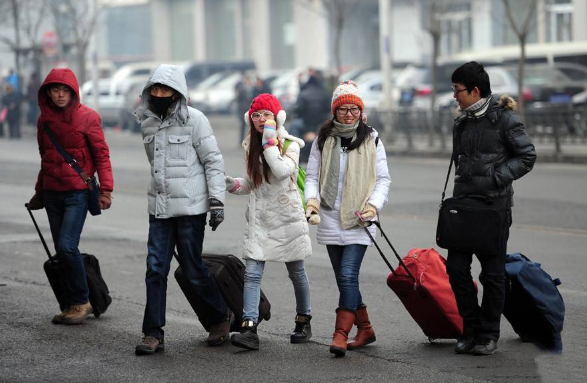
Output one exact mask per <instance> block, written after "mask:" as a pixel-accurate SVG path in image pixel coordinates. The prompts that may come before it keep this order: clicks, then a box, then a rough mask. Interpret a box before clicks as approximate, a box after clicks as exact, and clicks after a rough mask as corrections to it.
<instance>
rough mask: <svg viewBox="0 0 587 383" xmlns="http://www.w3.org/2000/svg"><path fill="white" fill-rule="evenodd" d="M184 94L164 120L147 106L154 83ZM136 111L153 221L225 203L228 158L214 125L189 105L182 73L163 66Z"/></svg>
mask: <svg viewBox="0 0 587 383" xmlns="http://www.w3.org/2000/svg"><path fill="white" fill-rule="evenodd" d="M156 83H159V84H163V85H167V86H169V87H171V88H173V89H175V90H176V91H177V92H179V93H180V95H181V98H180V99H179V101H178V102H176V103H175V104H173V105H172V107H171V108H170V112H169V113H168V114H167V116H166V117H165V118H164V119H163V121H162V120H161V119H160V118H159V117H158V116H157V115H155V113H153V112H152V111H151V110H150V109H149V108H148V106H149V100H150V98H151V94H150V92H149V88H150V87H151V85H153V84H156ZM141 98H142V100H141V104H140V105H139V107H138V108H137V110H136V112H135V117H136V119H137V121H139V122H140V123H141V130H142V133H143V143H144V145H145V151H146V152H147V158H148V159H149V163H150V164H151V183H150V184H149V190H148V192H147V194H148V197H149V214H152V215H154V216H155V218H171V217H179V216H186V215H198V214H204V213H207V212H208V210H209V203H208V199H209V198H216V199H217V200H219V201H220V202H222V203H224V193H225V189H226V182H225V180H224V160H223V159H222V155H221V154H220V149H219V148H218V144H217V142H216V138H215V137H214V132H213V131H212V127H211V126H210V123H209V122H208V119H207V118H206V116H204V114H202V112H200V111H199V110H196V109H194V108H191V107H189V106H187V101H186V100H187V84H186V80H185V75H184V74H183V72H182V71H181V69H180V68H179V67H177V66H174V65H160V66H159V67H158V68H157V69H155V71H153V73H152V74H151V77H150V78H149V80H148V81H147V83H146V84H145V87H144V89H143V94H142V97H141Z"/></svg>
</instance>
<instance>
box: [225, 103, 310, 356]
mask: <svg viewBox="0 0 587 383" xmlns="http://www.w3.org/2000/svg"><path fill="white" fill-rule="evenodd" d="M274 119H277V123H276V122H275V121H274ZM245 121H246V122H247V124H248V125H249V126H250V129H249V136H248V137H247V138H246V139H245V141H244V142H243V147H244V148H245V151H246V166H247V174H246V175H245V177H243V178H232V177H229V176H227V177H226V190H227V191H229V192H230V193H233V194H249V203H248V206H247V210H246V219H247V226H246V228H245V235H244V240H243V259H244V260H245V263H246V269H245V287H244V309H243V323H242V326H241V327H242V330H241V332H240V333H239V334H234V335H233V336H232V338H231V342H232V344H233V345H235V346H237V347H242V348H246V349H249V350H258V349H259V337H258V335H257V324H258V319H259V318H258V317H259V300H260V292H261V278H262V276H263V269H264V267H265V262H266V261H276V262H285V265H286V267H287V270H288V273H289V277H290V279H291V281H292V283H293V287H294V293H295V297H296V312H297V315H296V318H295V323H296V326H295V329H294V331H293V333H292V334H291V337H290V340H291V343H304V342H307V341H308V340H309V339H310V337H311V336H312V332H311V327H310V320H311V318H312V317H311V315H310V311H311V301H310V286H309V283H308V277H307V275H306V270H305V267H304V259H305V258H307V257H309V256H310V255H311V254H312V247H311V242H310V236H309V230H308V224H307V222H306V218H305V216H304V208H303V205H302V197H301V196H300V193H299V191H298V189H297V182H296V181H297V176H298V158H299V154H300V147H303V145H304V142H303V141H302V140H300V139H298V138H296V137H293V136H291V135H289V134H288V133H287V131H286V130H285V129H284V128H283V123H284V121H285V111H283V110H282V108H281V105H280V103H279V101H278V100H277V98H275V96H273V95H271V94H268V93H263V94H260V95H259V96H257V97H256V98H255V99H254V100H253V102H252V104H251V108H250V109H249V111H248V112H247V113H246V114H245ZM251 124H252V126H251ZM286 140H289V141H290V142H289V143H287V145H286ZM284 147H285V148H286V150H285V152H284V150H283V148H284Z"/></svg>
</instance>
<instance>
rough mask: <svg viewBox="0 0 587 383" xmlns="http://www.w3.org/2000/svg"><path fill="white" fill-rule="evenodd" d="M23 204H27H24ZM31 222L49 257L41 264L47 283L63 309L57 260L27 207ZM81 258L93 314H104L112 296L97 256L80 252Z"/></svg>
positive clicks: (97, 315) (96, 315)
mask: <svg viewBox="0 0 587 383" xmlns="http://www.w3.org/2000/svg"><path fill="white" fill-rule="evenodd" d="M25 206H27V205H26V204H25ZM27 211H28V212H29V215H30V216H31V219H32V220H33V223H34V224H35V228H36V229H37V233H39V238H41V242H42V243H43V247H44V248H45V251H46V252H47V256H48V257H49V259H48V260H46V261H45V263H44V264H43V269H44V270H45V274H46V275H47V279H48V280H49V284H50V285H51V289H53V293H54V294H55V297H56V298H57V301H58V302H59V308H60V309H61V311H63V310H64V309H65V308H66V307H65V304H64V303H63V299H62V294H61V283H60V275H59V267H58V263H57V262H58V261H57V258H56V257H55V256H52V255H51V253H50V252H49V248H48V247H47V243H46V242H45V238H44V237H43V234H41V230H40V229H39V226H38V225H37V221H36V220H35V217H34V216H33V213H32V212H31V211H30V210H29V209H28V208H27ZM82 260H83V262H84V268H85V269H86V277H87V280H88V288H89V290H90V296H89V299H90V304H91V305H92V309H93V314H94V316H95V317H96V318H98V317H99V316H100V315H101V314H104V313H105V312H106V310H107V309H108V306H109V305H110V303H112V298H111V297H110V292H109V291H108V286H107V285H106V282H104V279H103V278H102V273H101V271H100V263H99V262H98V258H96V257H95V256H94V255H92V254H86V253H82Z"/></svg>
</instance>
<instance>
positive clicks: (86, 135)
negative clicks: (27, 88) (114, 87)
mask: <svg viewBox="0 0 587 383" xmlns="http://www.w3.org/2000/svg"><path fill="white" fill-rule="evenodd" d="M49 84H64V85H67V86H68V87H70V88H71V89H72V90H73V94H72V101H71V103H70V104H69V105H68V106H67V107H65V108H59V107H57V106H56V105H55V104H54V103H53V101H52V100H51V97H50V96H49V94H48V90H49V88H48V85H49ZM39 107H40V109H41V116H40V117H39V119H38V121H37V141H38V143H39V153H40V154H41V170H40V171H39V176H38V178H37V184H36V186H35V191H36V192H37V193H40V192H42V191H43V190H54V191H70V190H85V189H87V188H88V187H87V185H86V184H85V183H84V181H83V180H82V178H81V177H80V176H79V174H78V173H76V171H75V170H74V169H73V168H72V167H70V166H69V165H68V164H67V163H66V162H65V160H64V159H63V157H62V156H61V154H60V153H59V151H57V149H56V148H55V147H54V146H53V143H52V142H51V139H50V138H49V135H48V134H47V132H46V131H45V122H48V123H49V126H50V128H51V131H52V132H53V134H54V135H55V137H56V138H57V141H59V143H60V144H61V146H62V147H63V148H64V149H65V150H66V151H67V152H68V153H69V154H70V155H71V156H72V157H73V158H74V159H75V160H76V161H77V164H78V165H79V166H80V167H81V168H82V169H83V170H84V171H85V172H86V174H87V175H88V176H90V177H92V176H93V175H94V172H96V171H97V172H98V179H99V182H100V191H110V192H111V191H112V190H113V189H114V180H113V178H112V165H111V164H110V150H109V149H108V145H107V144H106V140H105V139H104V132H103V131H102V121H101V120H100V116H99V115H98V113H96V111H94V110H93V109H90V108H88V107H87V106H85V105H82V104H80V100H79V86H78V83H77V79H76V77H75V74H74V73H73V72H72V71H71V69H67V68H60V69H53V70H52V71H51V72H50V73H49V74H48V75H47V78H46V79H45V81H44V82H43V85H41V88H40V89H39Z"/></svg>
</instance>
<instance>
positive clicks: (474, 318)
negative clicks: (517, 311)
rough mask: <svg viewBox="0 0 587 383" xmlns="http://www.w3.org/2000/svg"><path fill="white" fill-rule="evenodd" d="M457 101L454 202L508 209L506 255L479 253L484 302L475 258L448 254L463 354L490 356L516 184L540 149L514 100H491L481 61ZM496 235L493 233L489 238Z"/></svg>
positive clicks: (465, 77) (461, 83)
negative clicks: (475, 198) (473, 198)
mask: <svg viewBox="0 0 587 383" xmlns="http://www.w3.org/2000/svg"><path fill="white" fill-rule="evenodd" d="M452 83H453V87H452V90H453V97H454V98H455V100H456V101H457V103H458V105H459V109H460V111H461V115H460V116H459V117H458V118H457V119H455V123H454V126H453V148H454V149H453V150H455V151H456V153H455V168H456V169H455V181H454V188H453V196H455V197H457V196H468V195H479V196H486V197H488V198H490V199H491V200H492V201H493V203H494V204H495V205H496V206H505V207H506V208H507V221H508V222H506V224H507V227H505V228H495V229H496V230H504V231H505V233H506V234H505V238H506V239H505V242H504V246H503V249H502V251H501V253H500V254H484V253H483V252H480V253H475V255H476V256H477V259H478V260H479V263H480V264H481V274H480V275H479V281H480V282H481V284H483V301H482V303H481V306H479V304H478V302H477V289H476V287H475V284H474V283H473V278H472V276H471V262H472V261H473V253H471V252H464V251H459V250H455V249H448V258H447V262H446V271H447V273H448V276H449V280H450V284H451V287H452V289H453V291H454V293H455V298H456V300H457V306H458V308H459V313H460V314H461V316H462V317H463V335H462V337H461V338H460V339H459V340H458V341H457V344H456V347H455V351H456V352H457V353H459V354H465V353H473V354H477V355H490V354H493V353H494V352H495V350H496V349H497V341H498V339H499V324H500V319H501V313H502V311H503V307H504V303H505V288H506V286H505V256H506V248H507V238H508V236H509V227H510V226H511V224H512V214H511V207H512V206H513V200H512V198H513V194H514V190H513V188H512V182H513V181H514V180H516V179H518V178H520V177H522V176H524V175H525V174H527V173H528V172H529V171H530V170H532V167H533V166H534V162H535V161H536V151H535V149H534V145H532V142H531V141H530V138H529V137H528V133H527V132H526V128H525V127H524V124H522V122H521V121H520V119H519V117H518V116H517V115H516V114H515V113H514V110H515V109H516V103H515V101H514V100H513V99H511V98H510V97H508V96H502V97H501V98H500V99H499V100H497V99H496V98H494V97H493V96H492V95H491V84H490V82H489V76H488V74H487V72H486V71H485V69H484V68H483V66H482V65H481V64H479V63H477V62H475V61H471V62H468V63H466V64H463V65H462V66H460V67H459V68H457V69H456V70H455V71H454V72H453V74H452ZM488 235H490V233H488Z"/></svg>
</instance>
